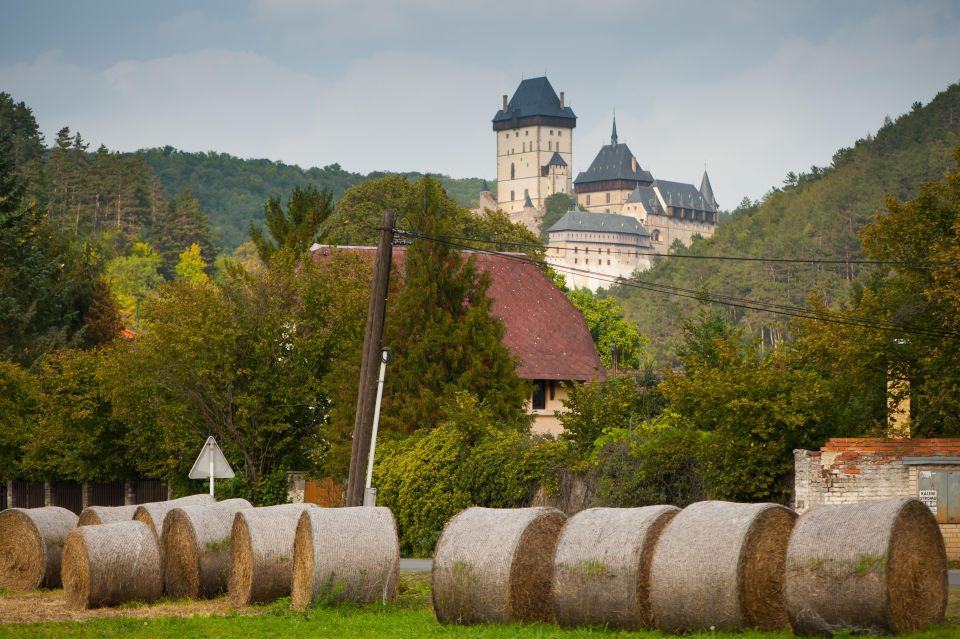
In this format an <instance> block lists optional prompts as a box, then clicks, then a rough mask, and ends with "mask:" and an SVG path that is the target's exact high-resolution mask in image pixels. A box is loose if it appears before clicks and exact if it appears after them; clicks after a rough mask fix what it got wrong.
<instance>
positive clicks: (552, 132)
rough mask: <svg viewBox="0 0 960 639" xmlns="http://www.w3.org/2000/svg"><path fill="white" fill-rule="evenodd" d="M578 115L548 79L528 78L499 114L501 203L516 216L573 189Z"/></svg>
mask: <svg viewBox="0 0 960 639" xmlns="http://www.w3.org/2000/svg"><path fill="white" fill-rule="evenodd" d="M576 126H577V116H576V115H574V113H573V109H571V108H570V107H568V106H566V105H565V104H564V95H563V93H562V92H561V93H560V96H559V97H558V96H557V94H556V92H555V91H554V90H553V87H552V86H550V82H549V81H548V80H547V78H545V77H543V78H530V79H529V80H523V81H522V82H521V83H520V86H518V87H517V90H516V91H515V92H514V94H513V97H512V98H511V99H510V101H509V102H508V101H507V96H503V108H501V109H500V110H499V111H497V114H496V115H495V116H494V118H493V130H494V132H495V133H496V135H497V203H498V205H499V207H500V208H501V209H502V210H503V211H505V212H506V213H508V214H509V215H510V217H511V219H517V218H519V217H520V216H521V215H522V214H523V213H524V205H525V204H527V209H528V210H529V209H530V205H531V204H532V206H533V208H534V209H537V210H540V211H542V210H543V208H544V200H546V199H547V198H548V197H549V196H551V195H553V194H554V193H567V194H569V193H572V187H573V185H572V182H571V171H572V170H573V129H574V127H576Z"/></svg>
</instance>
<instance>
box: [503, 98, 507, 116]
mask: <svg viewBox="0 0 960 639" xmlns="http://www.w3.org/2000/svg"><path fill="white" fill-rule="evenodd" d="M503 112H504V113H506V112H507V96H503Z"/></svg>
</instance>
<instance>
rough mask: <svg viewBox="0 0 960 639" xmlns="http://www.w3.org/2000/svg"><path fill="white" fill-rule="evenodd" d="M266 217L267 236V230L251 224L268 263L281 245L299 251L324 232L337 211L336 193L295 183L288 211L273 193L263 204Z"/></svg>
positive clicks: (254, 238)
mask: <svg viewBox="0 0 960 639" xmlns="http://www.w3.org/2000/svg"><path fill="white" fill-rule="evenodd" d="M263 213H264V217H265V218H266V225H267V232H268V233H269V234H270V239H267V238H266V237H265V236H264V234H263V231H262V230H260V229H259V228H257V227H255V226H253V225H252V224H251V225H250V239H251V240H252V241H253V243H254V244H255V245H256V247H257V253H258V254H259V255H260V259H261V260H263V261H264V263H269V262H270V257H271V256H272V255H273V254H274V253H275V252H276V251H277V250H279V249H282V248H289V249H290V250H292V251H294V252H295V253H297V254H298V255H302V254H304V253H306V252H307V250H309V248H310V246H311V245H312V244H313V243H314V242H316V241H317V240H318V239H320V238H321V237H322V236H323V234H324V229H323V226H324V223H325V222H326V221H327V219H328V218H329V217H330V215H331V213H333V194H332V193H331V192H330V191H329V190H328V189H319V190H318V189H316V188H314V187H312V186H308V187H306V188H302V189H301V188H300V187H295V188H294V189H293V193H291V194H290V200H289V201H288V202H287V212H286V213H284V211H283V208H282V207H281V205H280V198H277V197H272V198H270V199H269V200H267V203H266V204H265V205H264V207H263Z"/></svg>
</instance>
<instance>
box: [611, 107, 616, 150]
mask: <svg viewBox="0 0 960 639" xmlns="http://www.w3.org/2000/svg"><path fill="white" fill-rule="evenodd" d="M610 144H612V145H614V146H616V145H617V114H616V113H614V114H613V133H611V134H610Z"/></svg>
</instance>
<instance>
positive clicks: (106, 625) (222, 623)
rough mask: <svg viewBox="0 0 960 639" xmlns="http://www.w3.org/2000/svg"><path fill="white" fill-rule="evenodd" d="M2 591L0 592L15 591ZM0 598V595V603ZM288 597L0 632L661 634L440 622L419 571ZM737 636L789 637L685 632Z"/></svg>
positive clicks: (256, 636) (955, 627) (953, 629)
mask: <svg viewBox="0 0 960 639" xmlns="http://www.w3.org/2000/svg"><path fill="white" fill-rule="evenodd" d="M14 596H16V595H14V594H12V593H4V594H2V595H0V598H8V597H14ZM58 596H59V597H62V593H50V598H51V599H55V598H56V597H58ZM0 603H2V602H0ZM163 605H165V606H166V608H165V610H169V609H170V607H171V606H173V607H176V606H182V609H180V610H176V611H175V612H173V613H169V612H165V613H163V614H180V615H182V614H183V613H184V612H187V611H188V610H190V606H191V604H189V603H187V602H183V603H178V602H174V603H169V602H168V603H166V604H163ZM288 605H289V601H280V602H276V603H273V604H270V605H268V606H262V607H252V608H246V609H243V610H241V611H231V610H229V608H228V607H226V606H223V607H221V608H222V609H225V610H227V612H226V613H225V614H223V613H219V614H218V613H213V614H211V613H210V612H198V613H197V614H193V615H191V616H150V615H149V613H150V612H151V610H152V609H155V608H156V607H155V606H136V605H132V606H126V607H125V608H124V610H123V611H114V612H121V613H122V612H124V611H129V612H130V614H139V615H140V616H121V617H96V618H92V619H88V620H85V621H59V622H44V623H29V624H18V623H4V624H0V637H16V638H17V639H25V638H27V637H129V638H135V637H143V638H148V637H159V638H169V639H187V638H189V637H215V638H227V637H238V638H242V639H261V638H263V639H266V638H268V637H269V638H273V637H284V638H285V639H286V638H299V637H304V638H306V637H310V638H325V637H345V638H357V639H376V638H378V637H458V638H459V637H463V638H468V637H477V638H490V639H494V638H501V637H502V638H504V639H506V638H508V637H516V638H518V639H534V638H543V637H570V638H571V639H572V638H590V637H596V638H598V639H599V638H603V639H610V638H612V637H624V638H627V637H636V638H647V639H652V638H654V637H662V636H663V635H660V634H659V633H657V632H615V631H608V630H606V629H604V628H584V629H577V630H561V629H560V628H558V627H557V626H555V625H551V624H531V625H486V626H472V627H458V626H441V625H440V624H438V623H437V622H436V620H435V619H434V617H433V612H432V611H431V609H430V591H429V584H427V583H426V582H425V581H424V579H423V577H420V576H416V575H411V576H407V575H405V576H404V578H403V580H402V586H401V596H400V598H399V600H398V602H397V603H396V604H394V605H392V606H389V607H387V608H383V607H382V606H362V607H355V606H339V607H333V608H314V609H311V610H309V611H307V612H305V613H298V612H292V611H290V610H289V608H288V607H287V606H288ZM947 616H948V620H947V624H946V625H944V626H940V627H937V628H930V629H928V630H925V631H923V632H919V633H916V634H913V635H910V637H912V638H915V639H921V638H924V639H948V638H952V637H957V636H958V635H960V588H953V589H951V602H950V608H949V609H948V615H947ZM724 636H727V637H739V638H741V639H777V638H783V639H786V638H787V637H790V636H791V633H790V632H789V631H784V632H780V633H767V632H743V633H717V632H706V633H700V634H695V635H685V637H703V638H706V637H724Z"/></svg>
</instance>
